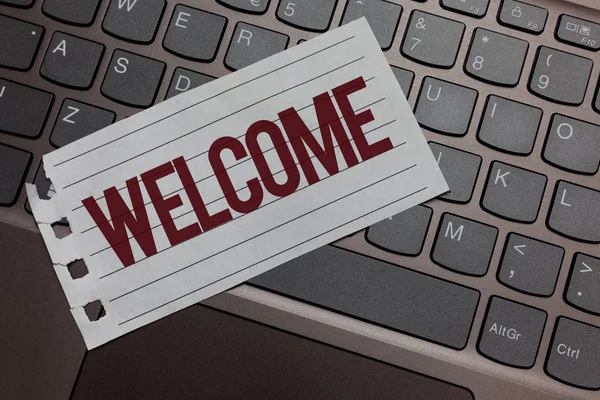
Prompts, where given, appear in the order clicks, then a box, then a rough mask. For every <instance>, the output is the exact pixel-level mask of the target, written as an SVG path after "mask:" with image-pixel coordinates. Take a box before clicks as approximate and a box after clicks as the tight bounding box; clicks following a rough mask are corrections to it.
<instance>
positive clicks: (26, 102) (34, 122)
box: [0, 79, 54, 139]
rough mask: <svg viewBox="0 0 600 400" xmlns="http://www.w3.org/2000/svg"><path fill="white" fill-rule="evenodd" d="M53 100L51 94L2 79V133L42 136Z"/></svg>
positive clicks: (0, 86)
mask: <svg viewBox="0 0 600 400" xmlns="http://www.w3.org/2000/svg"><path fill="white" fill-rule="evenodd" d="M53 100H54V95H53V94H51V93H48V92H44V91H43V90H39V89H34V88H32V87H29V86H25V85H21V84H19V83H16V82H12V81H7V80H4V79H0V110H2V112H0V132H6V133H10V134H13V135H18V136H24V137H27V138H30V139H33V138H36V137H38V136H40V135H41V134H42V128H43V127H44V123H45V122H46V117H47V116H48V113H49V112H50V107H51V105H52V101H53Z"/></svg>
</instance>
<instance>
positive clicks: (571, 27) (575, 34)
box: [556, 14, 600, 51]
mask: <svg viewBox="0 0 600 400" xmlns="http://www.w3.org/2000/svg"><path fill="white" fill-rule="evenodd" d="M556 38H557V39H558V40H560V41H561V42H565V43H568V44H572V45H574V46H578V47H581V48H584V49H587V50H593V51H598V50H600V24H597V23H595V22H592V21H587V20H585V19H580V18H575V17H572V16H570V15H565V14H563V15H561V16H560V20H559V21H558V24H557V25H556Z"/></svg>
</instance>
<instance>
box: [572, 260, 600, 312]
mask: <svg viewBox="0 0 600 400" xmlns="http://www.w3.org/2000/svg"><path fill="white" fill-rule="evenodd" d="M565 299H566V300H567V301H568V302H569V303H571V304H572V305H574V306H575V307H577V308H581V309H583V310H585V311H588V312H591V313H593V314H598V315H600V258H595V257H592V256H588V255H587V254H583V253H577V254H575V257H574V258H573V266H572V267H571V275H570V277H569V283H568V284H567V289H566V293H565Z"/></svg>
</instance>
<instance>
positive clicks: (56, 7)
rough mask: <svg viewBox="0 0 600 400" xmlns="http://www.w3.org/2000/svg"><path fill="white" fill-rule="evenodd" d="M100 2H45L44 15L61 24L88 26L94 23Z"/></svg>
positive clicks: (78, 0)
mask: <svg viewBox="0 0 600 400" xmlns="http://www.w3.org/2000/svg"><path fill="white" fill-rule="evenodd" d="M99 4H100V0H44V2H43V3H42V11H43V12H44V14H46V15H48V16H49V17H51V18H54V19H56V20H58V21H61V22H66V23H67V24H73V25H83V26H88V25H91V23H92V22H93V21H94V17H95V16H96V11H97V10H98V5H99Z"/></svg>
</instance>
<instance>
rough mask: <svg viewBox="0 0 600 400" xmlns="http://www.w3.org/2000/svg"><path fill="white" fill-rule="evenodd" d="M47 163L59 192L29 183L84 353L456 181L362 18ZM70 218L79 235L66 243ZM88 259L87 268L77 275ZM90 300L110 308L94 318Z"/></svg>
mask: <svg viewBox="0 0 600 400" xmlns="http://www.w3.org/2000/svg"><path fill="white" fill-rule="evenodd" d="M290 108H293V109H294V110H295V111H296V114H295V113H294V112H293V111H292V112H291V114H290V113H288V111H289V110H290ZM284 110H288V111H286V113H282V112H284ZM371 116H372V117H371ZM298 119H300V121H301V123H298ZM303 126H305V128H306V129H304V128H303ZM308 131H310V134H309V133H308ZM291 132H296V133H297V134H300V133H302V135H304V136H301V139H299V137H300V136H294V134H292V133H291ZM312 137H314V138H315V140H316V142H312V144H311V143H308V142H307V141H310V138H312ZM327 138H329V139H327ZM344 138H345V139H344ZM324 140H329V141H328V142H324ZM317 145H318V146H317ZM319 148H323V150H319ZM221 166H222V168H221ZM44 169H45V172H46V176H47V177H48V178H49V179H50V180H51V181H52V183H53V185H54V188H55V190H56V194H55V195H54V197H53V198H52V199H51V200H48V201H45V200H40V199H39V198H38V196H37V192H36V191H35V189H34V188H33V187H31V186H28V188H27V191H28V195H29V200H30V203H31V206H32V210H33V213H34V216H35V218H36V220H37V222H38V226H39V227H40V231H41V232H42V235H43V237H44V240H45V242H46V245H47V247H48V249H49V253H50V256H51V258H52V261H53V263H54V269H55V271H56V273H57V275H58V277H59V280H60V282H61V285H62V286H63V289H64V291H65V294H66V297H67V299H68V301H69V304H70V306H71V311H72V313H73V315H74V318H75V320H76V322H77V325H78V326H79V328H80V330H81V332H82V334H83V336H84V339H85V342H86V345H87V347H88V348H89V349H91V348H94V347H96V346H99V345H101V344H103V343H106V342H107V341H110V340H112V339H114V338H117V337H119V336H121V335H123V334H125V333H127V332H130V331H132V330H134V329H136V328H139V327H141V326H143V325H146V324H148V323H150V322H153V321H155V320H157V319H159V318H162V317H164V316H166V315H169V314H171V313H173V312H175V311H178V310H180V309H182V308H185V307H187V306H189V305H191V304H194V303H197V302H199V301H201V300H203V299H205V298H207V297H210V296H213V295H215V294H217V293H220V292H222V291H223V290H226V289H228V288H230V287H232V286H234V285H237V284H239V283H242V282H244V281H246V280H247V279H250V278H252V277H254V276H256V275H258V274H260V273H262V272H265V271H267V270H269V269H271V268H273V267H275V266H277V265H280V264H281V263H283V262H285V261H288V260H290V259H292V258H295V257H298V256H299V255H301V254H304V253H306V252H308V251H311V250H313V249H315V248H317V247H320V246H322V245H325V244H327V243H330V242H332V241H334V240H337V239H339V238H340V237H343V236H344V235H347V234H349V233H352V232H355V231H357V230H360V229H363V228H365V227H366V226H369V225H371V224H373V223H375V222H377V221H380V220H382V219H384V218H387V217H389V216H391V215H394V214H396V213H399V212H401V211H403V210H405V209H407V208H409V207H411V206H413V205H416V204H419V203H422V202H424V201H426V200H428V199H430V198H432V197H435V196H437V195H439V194H441V193H444V192H446V191H447V190H448V187H447V185H446V183H445V181H444V179H443V177H442V175H441V172H440V170H439V168H438V167H437V164H436V162H435V160H434V158H433V155H432V154H431V152H430V150H429V147H428V146H427V143H426V141H425V139H424V137H423V135H422V133H421V131H420V129H419V126H418V123H417V122H416V120H415V118H414V116H413V114H412V111H411V109H410V107H409V105H408V103H407V102H406V99H405V98H404V95H403V94H402V92H401V89H400V87H399V85H398V83H397V81H396V80H395V78H394V75H393V73H392V71H391V69H390V68H389V66H388V64H387V62H386V60H385V57H384V55H383V53H382V52H381V50H380V49H379V46H378V45H377V41H376V39H375V37H374V36H373V34H372V32H371V30H370V28H369V27H368V24H367V22H366V20H364V19H362V20H359V21H356V22H353V23H350V24H348V25H345V26H343V27H340V28H338V29H336V30H333V31H331V32H329V33H327V34H324V35H321V36H319V37H317V38H315V39H313V40H310V41H308V42H306V43H303V44H302V45H300V46H297V47H294V48H292V49H290V50H288V51H285V52H283V53H280V54H277V55H275V56H273V57H270V58H269V59H266V60H263V61H261V62H259V63H256V64H254V65H252V66H250V67H247V68H245V69H243V70H241V71H238V72H236V73H233V74H230V75H228V76H226V77H224V78H221V79H218V80H216V81H213V82H210V83H207V84H205V85H203V86H201V87H199V88H197V89H194V90H191V91H189V92H185V93H182V94H180V95H178V96H176V97H174V98H172V99H170V100H168V101H165V102H163V103H161V104H158V105H156V106H154V107H152V108H151V109H149V110H146V111H144V112H141V113H139V114H136V115H134V116H132V117H130V118H128V119H126V120H123V121H120V122H118V123H116V124H114V125H112V126H109V127H107V128H105V129H103V130H101V131H99V132H97V133H95V134H92V135H90V136H88V137H85V138H83V139H81V140H79V141H77V142H75V143H73V144H71V145H69V146H66V147H64V148H61V149H59V150H56V151H54V152H52V153H49V154H47V155H46V156H44ZM126 182H127V183H126ZM110 188H112V189H110ZM107 190H108V191H107ZM84 204H85V205H84ZM165 210H166V211H165ZM63 217H66V218H67V219H68V221H69V223H70V226H71V230H72V232H73V233H72V234H71V235H70V236H68V237H67V238H64V239H61V240H58V239H56V238H55V237H54V233H53V231H52V229H51V227H50V224H51V223H53V222H56V221H58V220H60V219H61V218H63ZM102 218H105V219H106V220H105V221H104V220H102ZM119 226H127V229H125V228H123V229H121V228H119ZM79 258H83V260H84V261H85V263H86V265H87V268H88V270H89V274H88V275H86V276H85V277H83V278H80V279H73V278H71V276H70V275H69V273H68V271H67V267H66V265H67V264H68V263H70V262H71V261H73V260H75V259H79ZM95 300H100V301H101V302H102V304H103V306H104V308H105V312H106V315H105V316H104V317H102V318H101V319H99V320H98V321H95V322H90V321H89V320H88V318H87V316H86V315H85V313H84V310H83V306H85V305H86V304H87V303H89V302H92V301H95Z"/></svg>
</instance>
